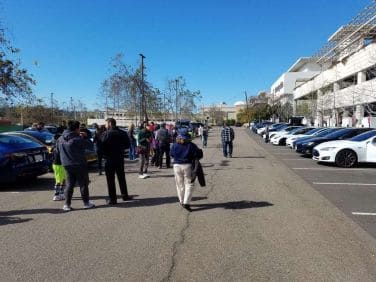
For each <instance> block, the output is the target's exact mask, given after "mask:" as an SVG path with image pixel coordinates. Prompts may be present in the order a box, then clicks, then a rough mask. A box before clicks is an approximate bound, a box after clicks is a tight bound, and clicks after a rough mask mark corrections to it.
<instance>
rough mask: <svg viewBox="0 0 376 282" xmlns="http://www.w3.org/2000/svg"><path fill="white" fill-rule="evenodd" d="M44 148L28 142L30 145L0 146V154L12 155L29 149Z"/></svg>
mask: <svg viewBox="0 0 376 282" xmlns="http://www.w3.org/2000/svg"><path fill="white" fill-rule="evenodd" d="M42 148H44V146H43V145H40V144H38V143H34V142H30V143H21V144H12V145H9V144H0V154H3V155H5V154H12V153H16V152H20V151H25V150H29V149H42Z"/></svg>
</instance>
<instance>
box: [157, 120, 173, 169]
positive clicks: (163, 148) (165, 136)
mask: <svg viewBox="0 0 376 282" xmlns="http://www.w3.org/2000/svg"><path fill="white" fill-rule="evenodd" d="M156 139H157V140H158V149H159V162H158V163H159V168H162V165H163V155H164V154H166V166H167V168H170V167H171V164H170V163H171V160H170V143H171V139H172V138H171V135H170V133H169V132H168V130H167V129H166V124H165V123H162V124H161V128H160V129H158V131H157V136H156Z"/></svg>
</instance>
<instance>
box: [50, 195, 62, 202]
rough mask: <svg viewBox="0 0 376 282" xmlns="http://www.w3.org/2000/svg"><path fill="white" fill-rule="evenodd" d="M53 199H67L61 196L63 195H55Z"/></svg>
mask: <svg viewBox="0 0 376 282" xmlns="http://www.w3.org/2000/svg"><path fill="white" fill-rule="evenodd" d="M52 200H53V201H63V200H65V199H64V198H62V197H61V195H55V196H54V197H53V198H52Z"/></svg>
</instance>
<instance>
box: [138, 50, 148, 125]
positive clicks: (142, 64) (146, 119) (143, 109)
mask: <svg viewBox="0 0 376 282" xmlns="http://www.w3.org/2000/svg"><path fill="white" fill-rule="evenodd" d="M139 56H140V57H141V114H142V116H143V118H144V121H146V122H147V121H148V114H147V109H146V99H145V93H144V59H145V58H146V57H145V56H144V55H143V54H139Z"/></svg>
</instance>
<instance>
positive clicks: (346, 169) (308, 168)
mask: <svg viewBox="0 0 376 282" xmlns="http://www.w3.org/2000/svg"><path fill="white" fill-rule="evenodd" d="M292 169H294V170H325V171H375V169H374V168H329V167H322V168H321V167H293V168H292Z"/></svg>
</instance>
